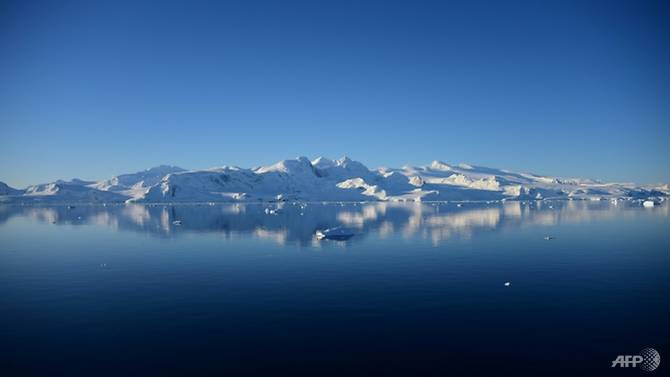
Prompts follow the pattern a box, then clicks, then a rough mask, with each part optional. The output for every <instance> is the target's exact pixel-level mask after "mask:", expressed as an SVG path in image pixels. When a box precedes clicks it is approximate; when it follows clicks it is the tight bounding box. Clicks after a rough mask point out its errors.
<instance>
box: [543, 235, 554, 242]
mask: <svg viewBox="0 0 670 377" xmlns="http://www.w3.org/2000/svg"><path fill="white" fill-rule="evenodd" d="M544 239H545V240H546V241H550V240H553V239H554V236H544Z"/></svg>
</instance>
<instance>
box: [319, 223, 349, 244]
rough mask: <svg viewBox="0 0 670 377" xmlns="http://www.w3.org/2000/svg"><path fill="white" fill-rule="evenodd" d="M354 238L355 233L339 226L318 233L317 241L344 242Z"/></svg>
mask: <svg viewBox="0 0 670 377" xmlns="http://www.w3.org/2000/svg"><path fill="white" fill-rule="evenodd" d="M353 236H354V232H353V231H351V230H349V229H346V228H342V227H339V226H338V227H335V228H328V229H325V230H317V231H316V239H317V240H323V239H330V240H338V241H344V240H348V239H349V238H351V237H353Z"/></svg>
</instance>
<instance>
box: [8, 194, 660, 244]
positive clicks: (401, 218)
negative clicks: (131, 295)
mask: <svg viewBox="0 0 670 377" xmlns="http://www.w3.org/2000/svg"><path fill="white" fill-rule="evenodd" d="M650 214H652V215H655V216H664V217H667V216H668V214H669V210H668V205H667V204H665V205H662V206H658V207H656V208H642V207H641V206H640V205H639V204H638V203H633V202H630V203H629V202H620V203H618V204H613V203H610V202H606V201H597V202H592V201H554V202H546V201H532V202H516V201H514V202H504V203H500V202H496V203H464V204H456V203H381V202H380V203H329V204H323V203H277V204H271V205H268V204H216V205H208V204H194V205H138V204H132V205H106V206H102V205H78V206H76V207H68V206H49V207H32V206H0V224H2V223H4V222H7V221H12V220H13V219H15V218H27V219H30V220H33V221H38V222H45V223H50V224H54V225H56V226H59V225H69V226H78V225H95V226H102V227H108V228H112V229H114V230H117V231H135V232H143V233H147V234H151V235H155V236H160V237H173V236H179V235H183V234H189V233H199V232H212V233H219V234H221V235H223V236H224V237H227V238H231V237H256V238H263V239H268V240H272V241H274V242H276V243H278V244H286V243H299V244H303V245H308V244H315V243H316V241H315V238H314V233H315V232H316V230H319V229H325V228H330V227H335V226H345V227H348V228H352V229H355V230H356V232H357V236H356V237H353V238H352V239H350V241H348V242H357V241H358V240H361V239H364V238H365V237H366V235H368V234H375V235H376V236H377V237H379V238H385V237H389V236H392V235H401V236H402V237H405V238H412V237H421V238H424V239H430V240H431V241H432V243H433V244H434V245H439V244H440V243H441V242H443V241H445V240H448V239H454V238H461V239H462V238H470V237H473V236H474V235H476V234H477V233H480V232H491V231H497V230H501V229H505V228H512V227H522V226H526V225H555V224H559V223H574V222H586V221H593V220H603V219H608V218H624V217H625V218H631V217H636V216H640V215H650Z"/></svg>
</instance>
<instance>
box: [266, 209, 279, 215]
mask: <svg viewBox="0 0 670 377" xmlns="http://www.w3.org/2000/svg"><path fill="white" fill-rule="evenodd" d="M280 212H281V210H280V209H279V208H266V209H265V214H267V215H278V214H279V213H280Z"/></svg>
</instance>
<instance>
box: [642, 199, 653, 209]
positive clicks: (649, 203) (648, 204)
mask: <svg viewBox="0 0 670 377" xmlns="http://www.w3.org/2000/svg"><path fill="white" fill-rule="evenodd" d="M655 205H656V202H655V201H653V200H645V201H644V202H642V206H643V207H646V208H653V207H654V206H655Z"/></svg>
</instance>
